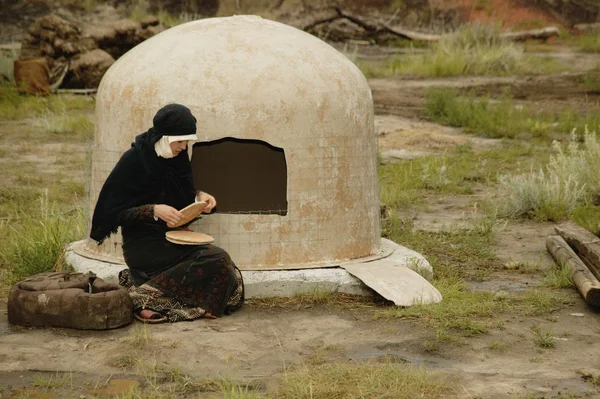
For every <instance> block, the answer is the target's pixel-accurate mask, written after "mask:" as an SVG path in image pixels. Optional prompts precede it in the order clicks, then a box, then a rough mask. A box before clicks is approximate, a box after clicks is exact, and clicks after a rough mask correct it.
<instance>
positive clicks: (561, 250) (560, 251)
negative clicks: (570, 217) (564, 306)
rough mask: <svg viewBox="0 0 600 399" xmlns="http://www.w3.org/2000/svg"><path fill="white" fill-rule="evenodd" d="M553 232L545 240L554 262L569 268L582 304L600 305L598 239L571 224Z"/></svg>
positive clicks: (563, 225)
mask: <svg viewBox="0 0 600 399" xmlns="http://www.w3.org/2000/svg"><path fill="white" fill-rule="evenodd" d="M554 230H555V231H556V234H557V235H556V236H550V237H548V239H547V240H546V248H547V249H548V251H549V252H550V253H551V254H552V256H553V257H554V259H555V260H556V262H558V263H559V264H562V265H567V266H568V267H569V268H570V269H571V272H572V275H573V282H574V283H575V286H576V287H577V289H578V290H579V292H580V293H581V296H583V298H584V299H585V301H586V302H587V303H589V304H590V305H593V306H600V238H599V237H598V236H596V235H595V234H592V233H590V232H589V231H587V230H586V229H584V228H583V227H580V226H578V225H576V224H575V223H572V222H569V223H564V224H561V225H559V226H556V227H555V228H554Z"/></svg>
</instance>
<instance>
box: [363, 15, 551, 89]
mask: <svg viewBox="0 0 600 399" xmlns="http://www.w3.org/2000/svg"><path fill="white" fill-rule="evenodd" d="M361 66H362V67H364V66H365V65H361V64H359V67H361ZM561 69H562V68H561V67H560V66H559V65H558V64H557V63H556V62H554V61H553V60H551V59H547V60H543V61H542V62H540V60H539V59H538V58H534V57H532V56H530V55H527V54H524V51H523V48H522V47H521V46H520V45H518V44H516V43H514V42H512V41H509V40H504V39H502V38H501V37H500V30H499V26H497V25H484V24H472V25H464V26H462V27H460V28H459V29H458V30H456V31H455V32H453V33H449V34H446V35H443V36H442V37H441V39H440V40H439V41H438V42H436V43H434V44H431V46H430V48H429V49H428V50H427V51H425V52H418V53H417V52H415V53H412V54H408V55H407V54H403V55H398V56H395V57H393V58H392V59H390V60H389V61H388V62H387V63H385V64H384V65H383V66H381V67H379V68H373V66H371V65H370V66H369V67H367V68H366V69H365V70H363V73H365V75H366V76H368V77H390V76H394V75H411V76H423V77H444V76H459V75H509V74H529V73H549V72H553V71H559V70H561ZM369 75H370V76H369Z"/></svg>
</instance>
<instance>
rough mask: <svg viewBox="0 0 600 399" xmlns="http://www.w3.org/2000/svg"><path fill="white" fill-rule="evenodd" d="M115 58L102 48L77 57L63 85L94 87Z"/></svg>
mask: <svg viewBox="0 0 600 399" xmlns="http://www.w3.org/2000/svg"><path fill="white" fill-rule="evenodd" d="M114 62H115V59H114V58H113V57H112V56H111V55H110V54H108V53H107V52H106V51H104V50H100V49H95V50H92V51H88V52H87V53H84V54H82V55H81V56H79V57H77V58H76V59H75V60H74V61H73V63H72V64H71V67H70V69H69V73H68V74H67V77H66V78H65V84H64V86H65V87H77V88H80V87H84V88H95V87H98V85H99V84H100V80H102V77H103V76H104V73H105V72H106V70H107V69H108V68H109V67H110V66H111V65H112V64H113V63H114Z"/></svg>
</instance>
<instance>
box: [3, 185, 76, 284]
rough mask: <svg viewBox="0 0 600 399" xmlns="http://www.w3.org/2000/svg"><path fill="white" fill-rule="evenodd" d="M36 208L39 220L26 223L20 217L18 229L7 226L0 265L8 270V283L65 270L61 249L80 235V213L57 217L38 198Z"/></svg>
mask: <svg viewBox="0 0 600 399" xmlns="http://www.w3.org/2000/svg"><path fill="white" fill-rule="evenodd" d="M40 204H41V211H40V215H39V216H35V217H32V218H31V219H27V218H26V215H23V216H22V217H23V219H21V223H20V225H18V226H17V227H13V226H9V228H10V230H9V232H8V234H7V237H6V238H5V239H4V244H3V245H2V247H1V248H0V261H1V263H0V265H1V266H2V268H5V269H8V270H10V274H11V276H12V279H11V280H12V282H14V281H18V280H21V279H23V278H25V277H28V276H31V275H34V274H37V273H41V272H46V271H50V270H69V269H70V266H69V265H67V264H65V262H64V258H63V253H64V246H65V245H66V244H67V243H70V242H72V241H75V239H76V238H80V237H81V236H82V235H83V231H82V226H83V215H82V213H81V212H75V213H73V214H69V215H61V214H58V213H57V212H56V211H55V210H54V209H53V208H52V207H51V206H50V205H49V204H48V202H47V197H41V198H40Z"/></svg>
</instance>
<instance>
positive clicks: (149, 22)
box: [140, 15, 160, 28]
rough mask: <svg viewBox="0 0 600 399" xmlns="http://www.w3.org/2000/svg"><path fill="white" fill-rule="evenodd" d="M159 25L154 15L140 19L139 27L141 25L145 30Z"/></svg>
mask: <svg viewBox="0 0 600 399" xmlns="http://www.w3.org/2000/svg"><path fill="white" fill-rule="evenodd" d="M159 23H160V21H159V20H158V18H156V17H155V16H154V15H147V16H145V17H144V18H142V20H141V21H140V25H142V28H147V27H149V26H156V25H158V24H159Z"/></svg>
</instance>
